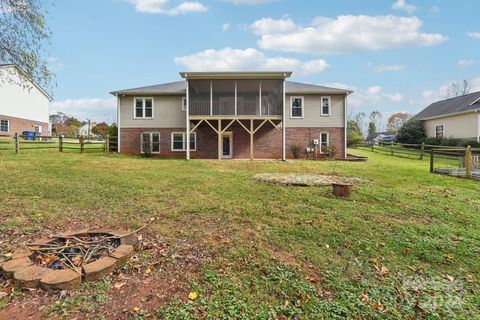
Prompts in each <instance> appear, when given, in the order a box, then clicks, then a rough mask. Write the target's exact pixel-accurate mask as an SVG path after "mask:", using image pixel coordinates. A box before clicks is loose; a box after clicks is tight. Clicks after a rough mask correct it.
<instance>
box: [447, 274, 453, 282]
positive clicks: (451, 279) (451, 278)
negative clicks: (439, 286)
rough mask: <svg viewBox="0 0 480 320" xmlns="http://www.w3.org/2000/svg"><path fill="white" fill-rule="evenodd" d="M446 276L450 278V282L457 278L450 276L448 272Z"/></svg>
mask: <svg viewBox="0 0 480 320" xmlns="http://www.w3.org/2000/svg"><path fill="white" fill-rule="evenodd" d="M445 278H447V279H448V281H450V282H453V281H454V280H455V278H454V277H452V276H449V275H448V274H447V275H445Z"/></svg>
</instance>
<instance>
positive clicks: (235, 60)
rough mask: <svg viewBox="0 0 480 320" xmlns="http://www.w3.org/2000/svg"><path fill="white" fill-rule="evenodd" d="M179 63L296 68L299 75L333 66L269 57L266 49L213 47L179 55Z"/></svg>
mask: <svg viewBox="0 0 480 320" xmlns="http://www.w3.org/2000/svg"><path fill="white" fill-rule="evenodd" d="M175 63H176V64H178V65H183V66H185V67H187V68H188V69H189V70H195V71H230V70H232V71H242V70H243V71H245V70H248V71H254V70H279V71H293V72H295V73H296V74H299V75H308V74H315V73H320V72H322V71H324V70H326V69H327V68H328V67H329V65H328V63H327V62H326V61H325V60H309V61H300V60H297V59H291V58H283V57H275V58H268V57H266V56H265V54H264V53H263V52H261V51H258V50H256V49H253V48H248V49H245V50H241V49H232V48H224V49H221V50H214V49H209V50H205V51H201V52H197V53H194V54H192V55H188V56H184V57H177V58H175Z"/></svg>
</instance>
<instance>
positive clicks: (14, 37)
mask: <svg viewBox="0 0 480 320" xmlns="http://www.w3.org/2000/svg"><path fill="white" fill-rule="evenodd" d="M44 3H45V2H44V1H42V0H0V64H15V65H17V66H19V67H20V69H22V71H24V72H25V74H22V73H21V81H22V83H19V84H20V85H22V86H26V83H27V81H25V80H26V78H29V79H32V80H34V81H35V82H37V83H38V84H40V85H42V86H44V87H49V84H50V82H51V80H52V77H53V75H52V73H51V72H50V71H49V70H48V65H47V60H46V59H44V58H42V56H44V54H45V52H44V43H45V41H47V40H48V39H49V38H50V32H49V31H48V29H47V28H46V26H45V15H46V10H45V9H44V8H43V7H42V6H43V5H44ZM0 78H1V79H2V80H3V81H5V80H7V81H11V82H13V81H14V78H13V77H11V76H10V74H9V73H7V72H4V73H2V74H0Z"/></svg>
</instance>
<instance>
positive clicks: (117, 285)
mask: <svg viewBox="0 0 480 320" xmlns="http://www.w3.org/2000/svg"><path fill="white" fill-rule="evenodd" d="M124 285H126V283H125V282H117V283H115V284H114V285H113V287H114V288H115V289H120V288H122V287H123V286H124Z"/></svg>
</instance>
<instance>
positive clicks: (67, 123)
mask: <svg viewBox="0 0 480 320" xmlns="http://www.w3.org/2000/svg"><path fill="white" fill-rule="evenodd" d="M50 123H51V124H52V133H53V134H56V135H62V134H63V135H67V136H76V135H77V134H78V129H79V128H80V127H81V126H82V122H80V121H79V120H78V119H76V118H74V117H69V116H67V115H66V114H65V113H63V112H57V113H56V114H52V115H50Z"/></svg>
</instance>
